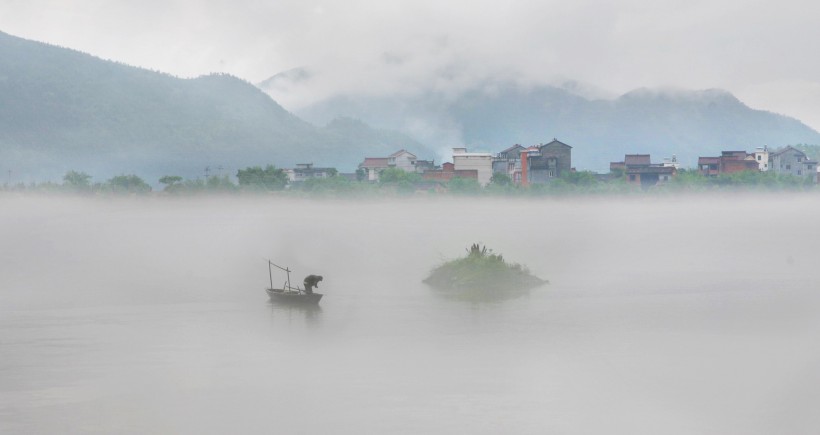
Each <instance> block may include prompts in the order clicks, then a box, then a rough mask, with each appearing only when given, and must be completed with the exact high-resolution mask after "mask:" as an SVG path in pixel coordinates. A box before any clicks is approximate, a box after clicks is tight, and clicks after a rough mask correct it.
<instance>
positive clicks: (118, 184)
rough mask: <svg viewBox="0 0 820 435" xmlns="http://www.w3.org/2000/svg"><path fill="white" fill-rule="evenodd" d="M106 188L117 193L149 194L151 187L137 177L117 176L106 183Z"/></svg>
mask: <svg viewBox="0 0 820 435" xmlns="http://www.w3.org/2000/svg"><path fill="white" fill-rule="evenodd" d="M106 188H108V189H110V190H111V191H112V192H115V193H148V192H150V191H151V186H149V185H148V183H146V182H145V181H144V180H143V179H142V178H140V177H138V176H136V175H133V174H131V175H117V176H116V177H113V178H111V179H110V180H108V181H107V182H106Z"/></svg>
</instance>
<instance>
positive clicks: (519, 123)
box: [259, 70, 820, 171]
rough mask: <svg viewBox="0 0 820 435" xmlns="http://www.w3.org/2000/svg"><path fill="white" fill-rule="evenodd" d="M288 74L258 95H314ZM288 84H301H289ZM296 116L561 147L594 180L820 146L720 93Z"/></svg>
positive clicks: (352, 104) (484, 99)
mask: <svg viewBox="0 0 820 435" xmlns="http://www.w3.org/2000/svg"><path fill="white" fill-rule="evenodd" d="M294 71H297V70H291V71H290V72H289V73H288V74H285V75H276V76H273V77H272V78H271V79H269V80H268V81H266V82H263V83H260V84H259V86H260V87H261V88H262V89H263V90H265V91H266V92H268V93H269V94H272V95H277V92H280V93H281V92H283V91H287V92H298V91H299V90H300V89H304V88H305V87H307V86H310V81H311V77H312V75H311V73H309V72H308V71H307V70H305V71H304V72H302V73H298V74H297V73H295V72H294ZM290 75H298V77H299V81H291V82H289V81H288V80H289V76H290ZM271 83H275V84H276V86H275V87H272V86H270V84H271ZM266 86H267V87H266ZM294 112H295V113H296V114H298V115H299V116H301V117H302V118H304V119H307V120H309V121H311V122H316V123H323V122H328V121H329V120H330V119H333V118H335V117H337V116H340V115H344V116H351V117H354V118H358V119H362V120H363V121H365V122H367V123H368V124H371V125H374V126H378V127H381V128H386V129H394V130H398V131H402V132H404V133H406V134H408V135H410V136H412V137H415V138H417V139H418V140H420V141H422V142H424V143H427V144H428V145H430V146H433V147H435V148H437V149H439V150H441V149H448V148H450V147H452V146H455V145H461V144H464V145H466V146H468V147H470V148H474V149H476V150H484V151H490V152H497V151H500V150H502V149H504V148H507V147H508V146H510V145H513V144H515V143H519V144H522V145H532V144H538V143H545V142H548V141H549V140H551V139H552V138H558V139H560V140H561V141H562V142H565V143H567V144H569V145H572V146H573V164H574V165H575V166H577V167H578V168H579V169H592V170H598V171H606V170H607V168H608V164H609V162H610V161H617V160H622V159H623V156H624V154H634V153H648V154H652V156H653V160H655V161H660V160H661V159H663V158H664V157H671V156H672V155H676V156H677V157H678V161H680V162H682V164H683V165H684V167H687V166H688V167H694V166H695V165H696V162H697V158H698V156H708V155H717V154H719V153H720V151H722V150H729V149H745V150H751V149H754V148H755V147H759V146H764V145H767V146H769V147H775V148H776V147H781V146H785V145H790V144H797V143H809V144H817V143H820V133H818V132H817V131H815V130H813V129H812V128H810V127H808V126H807V125H805V124H803V123H802V122H800V121H798V120H796V119H794V118H791V117H787V116H784V115H780V114H776V113H771V112H767V111H763V110H756V109H752V108H750V107H748V106H747V105H745V104H744V103H743V102H742V101H740V100H739V99H738V98H737V97H735V96H734V95H733V94H732V93H730V92H728V91H725V90H722V89H706V90H687V89H680V88H672V87H668V88H657V89H651V88H639V89H635V90H632V91H630V92H627V93H625V94H623V95H619V96H614V95H612V94H610V93H608V92H606V91H605V90H602V89H600V88H596V87H594V86H592V85H587V84H584V83H581V82H577V81H573V80H563V81H559V82H557V83H555V84H551V85H525V84H521V83H517V82H515V81H512V80H501V79H499V80H485V81H482V82H480V83H477V84H475V85H473V86H472V87H469V88H465V89H462V90H460V91H458V92H455V93H453V92H447V93H444V92H439V91H435V90H432V89H427V90H420V91H419V92H416V93H415V94H411V95H410V96H407V95H376V96H374V95H361V94H354V93H348V94H340V95H335V96H331V97H328V98H325V99H321V100H318V101H316V102H314V103H311V104H307V105H305V106H303V107H300V108H296V109H294Z"/></svg>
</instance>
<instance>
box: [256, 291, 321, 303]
mask: <svg viewBox="0 0 820 435" xmlns="http://www.w3.org/2000/svg"><path fill="white" fill-rule="evenodd" d="M265 291H266V292H267V293H268V297H269V298H270V300H272V301H274V302H279V303H283V304H304V305H315V304H318V303H319V301H320V300H321V299H322V294H321V293H303V292H298V291H285V290H281V289H269V288H268V289H265Z"/></svg>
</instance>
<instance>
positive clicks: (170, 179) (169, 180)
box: [159, 175, 182, 186]
mask: <svg viewBox="0 0 820 435" xmlns="http://www.w3.org/2000/svg"><path fill="white" fill-rule="evenodd" d="M181 181H182V177H180V176H179V175H166V176H164V177H162V178H160V179H159V182H160V183H162V184H165V185H167V186H171V185H173V184H177V183H179V182H181Z"/></svg>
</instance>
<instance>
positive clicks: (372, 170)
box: [359, 150, 432, 181]
mask: <svg viewBox="0 0 820 435" xmlns="http://www.w3.org/2000/svg"><path fill="white" fill-rule="evenodd" d="M422 162H425V163H423V167H426V166H428V162H427V161H426V160H422ZM416 163H417V162H416V155H415V154H413V153H411V152H409V151H406V150H399V151H396V152H395V153H393V154H390V155H389V156H387V157H365V159H364V161H363V162H362V163H359V169H361V170H363V171H365V174H366V176H365V177H364V178H365V179H366V180H368V181H378V180H379V173H381V171H383V170H385V169H387V168H396V169H401V170H402V171H405V172H421V171H420V169H421V168H418V167H417V166H416ZM429 163H432V162H429Z"/></svg>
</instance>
